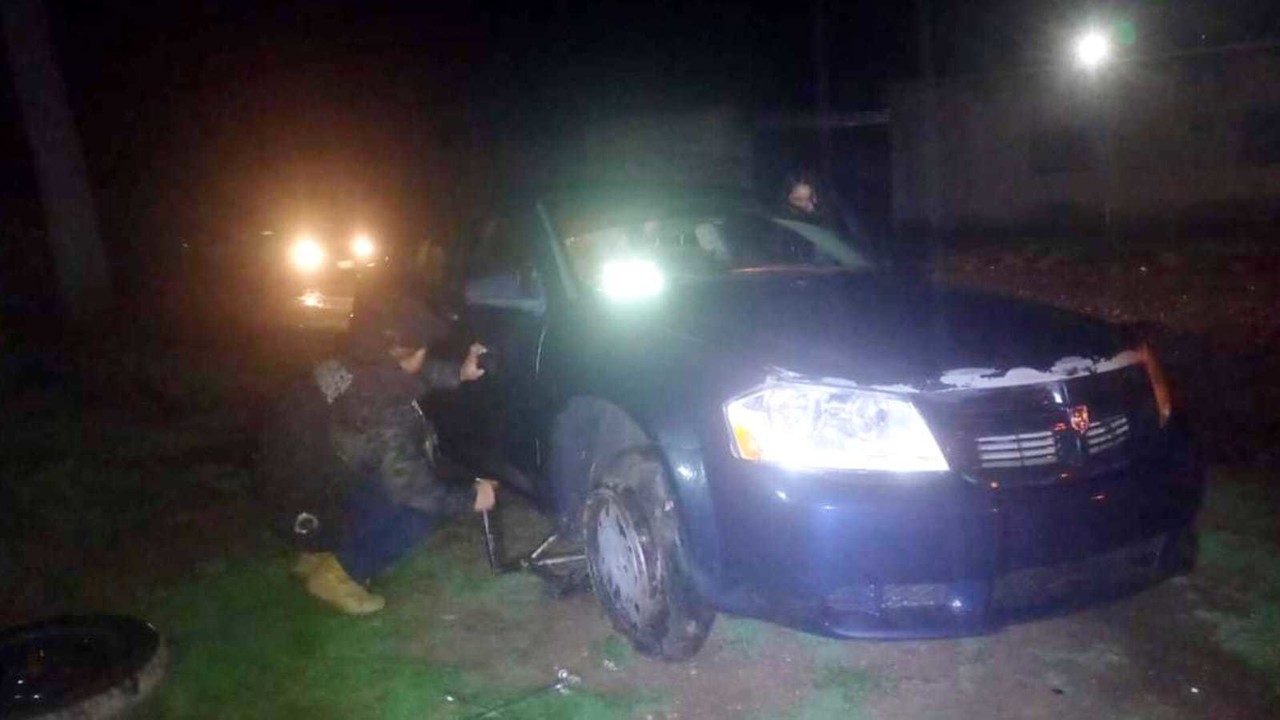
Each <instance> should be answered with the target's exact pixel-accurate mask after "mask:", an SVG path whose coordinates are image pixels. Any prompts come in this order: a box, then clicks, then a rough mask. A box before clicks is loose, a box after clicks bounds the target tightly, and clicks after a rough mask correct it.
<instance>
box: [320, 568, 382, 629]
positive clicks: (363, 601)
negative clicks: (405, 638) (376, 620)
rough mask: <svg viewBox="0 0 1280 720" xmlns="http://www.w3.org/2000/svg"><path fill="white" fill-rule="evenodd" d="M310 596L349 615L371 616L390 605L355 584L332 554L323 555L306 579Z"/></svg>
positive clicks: (378, 596) (358, 584)
mask: <svg viewBox="0 0 1280 720" xmlns="http://www.w3.org/2000/svg"><path fill="white" fill-rule="evenodd" d="M307 592H309V593H311V594H312V595H314V596H316V597H318V598H320V599H321V600H323V601H324V602H326V603H328V604H329V605H332V606H333V607H335V608H337V609H338V610H341V611H342V612H344V613H347V614H348V615H368V614H369V613H375V612H378V611H379V610H381V609H382V608H383V607H384V606H385V605H386V604H387V601H386V599H385V598H383V597H382V596H381V595H374V594H373V593H371V592H369V591H368V590H365V589H364V587H363V586H361V585H360V583H358V582H356V581H355V580H352V579H351V576H350V575H347V571H346V570H343V569H342V564H341V563H339V562H338V558H336V557H334V556H333V555H332V554H329V553H323V557H322V558H321V559H320V561H319V564H318V565H317V567H316V568H315V570H313V571H312V572H311V575H310V576H309V577H308V578H307Z"/></svg>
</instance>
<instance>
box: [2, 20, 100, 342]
mask: <svg viewBox="0 0 1280 720" xmlns="http://www.w3.org/2000/svg"><path fill="white" fill-rule="evenodd" d="M0 12H2V13H3V17H4V34H5V44H6V45H7V47H8V50H9V67H10V68H11V69H12V72H13V82H14V87H15V89H16V91H17V99H18V104H19V106H20V107H21V109H22V121H23V125H24V126H25V128H26V131H27V141H28V142H29V143H30V145H31V156H32V161H33V164H34V165H35V170H36V177H37V180H38V181H39V183H40V196H41V200H42V203H43V205H44V213H45V224H46V228H47V231H48V233H49V243H50V245H51V246H52V249H53V259H54V263H55V264H56V265H57V268H56V270H57V277H58V282H59V285H60V288H59V289H60V290H61V296H62V301H63V304H64V307H65V310H66V311H67V313H68V314H69V316H70V318H71V320H72V321H73V322H74V323H76V324H78V325H81V326H82V327H83V326H86V325H89V324H90V323H91V322H92V320H93V318H94V316H96V315H98V314H99V313H101V312H102V311H103V309H104V308H105V307H106V305H107V301H108V300H109V298H110V278H109V274H108V271H107V262H106V257H105V255H104V253H103V250H102V241H101V239H100V238H99V236H98V220H97V214H96V212H95V210H94V204H93V193H92V191H91V190H90V189H89V179H88V173H87V172H86V170H85V164H84V156H83V155H82V153H81V149H80V138H79V135H78V134H77V133H76V126H75V120H74V118H73V117H72V115H71V109H70V107H69V106H68V104H67V92H66V87H65V86H64V84H63V81H62V74H61V72H59V70H58V63H57V59H56V58H55V56H54V51H53V45H52V43H51V42H50V40H49V20H48V16H47V15H46V14H45V11H44V6H43V5H42V3H41V0H4V1H3V2H0Z"/></svg>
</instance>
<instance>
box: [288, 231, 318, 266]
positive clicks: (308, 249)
mask: <svg viewBox="0 0 1280 720" xmlns="http://www.w3.org/2000/svg"><path fill="white" fill-rule="evenodd" d="M289 256H290V258H292V260H293V265H294V267H296V268H298V269H299V270H301V271H302V272H314V271H316V270H319V269H320V266H321V265H323V264H324V258H325V252H324V247H323V246H322V245H320V243H318V242H316V241H315V239H314V238H310V237H301V238H298V241H297V242H295V243H294V244H293V248H292V249H291V250H290V251H289Z"/></svg>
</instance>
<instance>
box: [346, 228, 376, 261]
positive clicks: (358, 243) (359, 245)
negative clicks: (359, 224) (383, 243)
mask: <svg viewBox="0 0 1280 720" xmlns="http://www.w3.org/2000/svg"><path fill="white" fill-rule="evenodd" d="M377 250H378V248H377V246H376V245H374V244H373V238H371V237H369V236H368V235H365V234H364V233H361V234H359V235H356V236H355V239H353V240H352V241H351V254H352V255H355V256H356V257H357V258H359V259H361V260H368V259H370V258H372V257H373V254H374V253H375V252H377Z"/></svg>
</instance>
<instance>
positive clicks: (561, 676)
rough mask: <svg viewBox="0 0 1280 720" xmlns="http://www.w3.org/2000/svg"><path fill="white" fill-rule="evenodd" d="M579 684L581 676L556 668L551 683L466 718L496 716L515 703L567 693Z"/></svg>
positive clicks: (475, 718)
mask: <svg viewBox="0 0 1280 720" xmlns="http://www.w3.org/2000/svg"><path fill="white" fill-rule="evenodd" d="M581 684H582V678H580V677H578V676H577V675H574V674H573V673H571V672H569V671H568V670H567V669H565V668H557V669H556V679H555V681H554V682H552V683H551V684H549V685H544V686H542V687H540V688H537V689H536V690H530V691H529V692H527V693H525V694H523V695H520V696H518V697H516V698H513V699H511V700H508V701H507V702H505V703H502V704H501V705H497V706H495V707H491V708H489V709H488V710H484V711H481V712H480V713H478V714H475V715H468V716H467V717H466V720H482V718H492V717H497V716H499V715H500V714H501V713H502V712H504V711H506V710H510V709H511V708H513V707H515V706H517V705H520V704H522V703H526V702H529V701H530V700H532V699H534V698H536V697H538V696H540V695H542V694H544V693H549V692H554V693H556V694H558V695H568V694H570V693H571V692H573V688H575V687H577V686H578V685H581Z"/></svg>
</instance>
